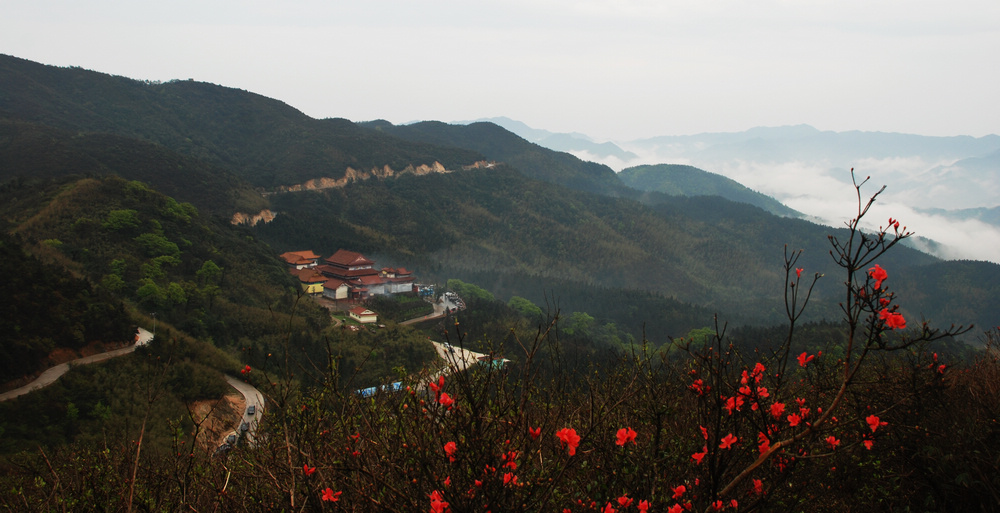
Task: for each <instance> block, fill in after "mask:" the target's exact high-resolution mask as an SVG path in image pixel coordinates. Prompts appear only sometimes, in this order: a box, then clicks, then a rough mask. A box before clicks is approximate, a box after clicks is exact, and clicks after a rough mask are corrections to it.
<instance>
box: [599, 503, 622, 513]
mask: <svg viewBox="0 0 1000 513" xmlns="http://www.w3.org/2000/svg"><path fill="white" fill-rule="evenodd" d="M616 511H618V510H617V509H615V507H614V506H612V505H611V503H610V502H609V503H607V504H605V505H604V509H602V510H601V512H602V513H615V512H616Z"/></svg>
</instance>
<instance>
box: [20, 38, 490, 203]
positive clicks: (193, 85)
mask: <svg viewBox="0 0 1000 513" xmlns="http://www.w3.org/2000/svg"><path fill="white" fill-rule="evenodd" d="M0 83H2V84H3V87H2V88H3V92H2V94H0V118H9V119H18V120H22V121H28V122H32V123H38V124H44V125H48V126H51V127H55V128H59V129H63V130H67V131H71V132H78V131H84V132H104V133H114V134H117V135H121V136H125V137H130V138H136V139H142V140H146V141H151V142H154V143H157V144H160V145H163V146H165V147H167V148H170V149H172V150H174V151H176V152H179V153H182V154H184V155H187V156H190V157H196V158H199V159H202V160H204V161H205V162H207V163H209V164H214V165H222V166H225V167H226V168H228V169H229V170H230V171H231V172H233V173H235V174H237V175H238V176H239V177H240V178H242V179H244V180H246V181H247V182H249V183H251V184H253V185H254V186H258V187H265V188H273V187H275V186H279V185H293V184H298V183H302V182H304V181H306V180H309V179H313V178H321V177H331V178H340V177H342V176H343V175H344V173H345V172H346V169H347V168H348V167H353V168H356V169H370V168H379V169H381V168H382V167H383V166H386V165H388V166H390V167H392V168H394V169H402V168H404V167H406V166H408V165H413V166H418V165H421V164H424V165H431V164H433V163H434V162H435V161H437V162H441V163H442V164H443V165H445V166H446V167H448V168H454V167H460V166H461V165H463V164H471V163H473V162H475V161H477V160H482V157H481V156H480V155H477V154H475V153H473V152H469V151H463V150H456V149H454V148H450V149H449V148H440V147H429V146H428V145H424V144H412V143H406V142H403V141H399V140H396V139H393V138H389V137H387V136H385V135H383V134H380V133H378V132H375V131H371V130H365V129H363V128H361V127H359V126H357V125H355V124H354V123H351V122H350V121H347V120H344V119H323V120H316V119H313V118H310V117H308V116H306V115H305V114H303V113H302V112H300V111H298V110H296V109H294V108H292V107H290V106H288V105H286V104H284V103H282V102H279V101H276V100H272V99H270V98H265V97H263V96H260V95H257V94H253V93H250V92H247V91H242V90H238V89H231V88H226V87H221V86H217V85H213V84H206V83H201V82H193V81H171V82H167V83H149V82H141V81H137V80H132V79H128V78H125V77H113V76H109V75H105V74H102V73H97V72H94V71H88V70H83V69H80V68H57V67H53V66H45V65H42V64H38V63H34V62H31V61H27V60H24V59H18V58H16V57H11V56H7V55H0Z"/></svg>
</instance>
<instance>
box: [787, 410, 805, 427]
mask: <svg viewBox="0 0 1000 513" xmlns="http://www.w3.org/2000/svg"><path fill="white" fill-rule="evenodd" d="M801 420H802V417H799V414H798V413H793V414H791V415H789V416H788V425H789V426H792V427H795V426H798V425H799V422H800V421H801Z"/></svg>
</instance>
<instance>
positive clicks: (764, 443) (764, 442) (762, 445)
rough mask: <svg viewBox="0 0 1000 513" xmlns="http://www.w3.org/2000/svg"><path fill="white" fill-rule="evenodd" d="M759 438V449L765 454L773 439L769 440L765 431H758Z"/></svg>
mask: <svg viewBox="0 0 1000 513" xmlns="http://www.w3.org/2000/svg"><path fill="white" fill-rule="evenodd" d="M757 440H758V442H759V447H758V449H759V450H760V453H761V454H764V453H765V452H767V451H768V449H770V448H771V440H769V439H768V438H767V435H765V434H764V433H757Z"/></svg>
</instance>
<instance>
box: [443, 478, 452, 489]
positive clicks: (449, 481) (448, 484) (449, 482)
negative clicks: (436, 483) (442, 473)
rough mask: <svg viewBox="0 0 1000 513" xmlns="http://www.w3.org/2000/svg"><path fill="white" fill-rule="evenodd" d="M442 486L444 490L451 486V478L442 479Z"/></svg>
mask: <svg viewBox="0 0 1000 513" xmlns="http://www.w3.org/2000/svg"><path fill="white" fill-rule="evenodd" d="M444 486H445V488H447V487H449V486H451V476H448V477H446V478H444Z"/></svg>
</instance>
